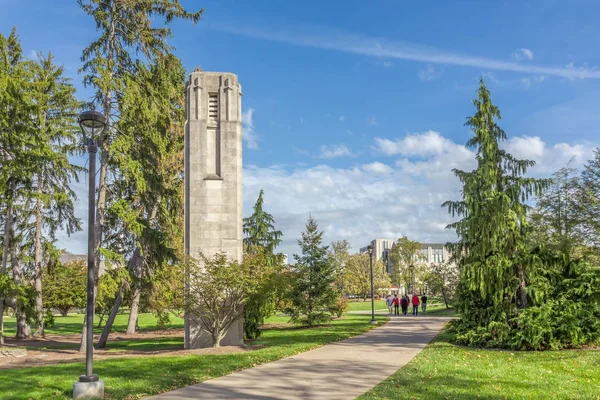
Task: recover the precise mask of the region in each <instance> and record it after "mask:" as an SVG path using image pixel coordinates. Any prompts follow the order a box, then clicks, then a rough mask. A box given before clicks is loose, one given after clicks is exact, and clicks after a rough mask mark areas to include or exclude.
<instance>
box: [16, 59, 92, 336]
mask: <svg viewBox="0 0 600 400" xmlns="http://www.w3.org/2000/svg"><path fill="white" fill-rule="evenodd" d="M53 61H54V57H53V55H52V53H48V55H47V56H45V55H43V54H41V53H40V54H38V59H37V62H35V63H32V72H33V77H32V79H33V91H32V97H33V101H34V103H35V107H36V115H35V119H34V121H33V122H34V125H35V132H36V135H37V136H38V140H39V141H40V146H38V147H37V148H35V149H32V151H34V157H35V160H36V164H35V167H34V177H33V192H32V193H31V194H29V196H30V197H31V198H33V199H35V209H34V210H32V215H33V218H32V222H31V229H30V233H29V235H28V238H29V243H28V244H27V245H28V247H29V248H31V249H32V253H33V259H34V260H33V265H34V281H35V291H36V299H35V312H36V331H35V336H43V335H44V310H43V300H42V271H43V270H44V268H43V265H42V264H43V260H44V254H43V253H44V249H48V248H51V247H52V246H51V244H52V243H53V242H54V241H55V240H56V231H57V230H58V229H60V228H65V229H66V232H67V234H68V235H70V234H71V233H73V232H74V231H76V230H79V229H80V225H79V220H78V219H77V218H76V217H75V209H74V206H73V201H74V200H76V196H75V192H74V191H73V190H72V189H71V187H70V184H71V183H72V182H76V181H78V174H77V173H78V171H80V170H81V168H80V167H77V166H75V165H73V164H71V163H70V162H69V158H68V157H69V156H70V155H72V154H74V153H75V151H76V148H77V147H76V145H77V139H76V132H77V127H76V125H75V117H74V116H75V113H76V111H77V109H78V108H79V106H80V104H79V102H78V101H77V100H76V99H75V88H74V87H73V85H72V84H71V82H70V80H69V79H67V78H65V77H64V68H63V67H59V66H56V65H55V64H54V62H53ZM49 246H50V247H49Z"/></svg>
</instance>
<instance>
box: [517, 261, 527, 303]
mask: <svg viewBox="0 0 600 400" xmlns="http://www.w3.org/2000/svg"><path fill="white" fill-rule="evenodd" d="M517 272H518V274H519V280H520V283H519V302H520V306H521V308H526V307H528V305H529V304H528V301H527V283H526V282H525V274H524V273H523V265H521V264H518V265H517Z"/></svg>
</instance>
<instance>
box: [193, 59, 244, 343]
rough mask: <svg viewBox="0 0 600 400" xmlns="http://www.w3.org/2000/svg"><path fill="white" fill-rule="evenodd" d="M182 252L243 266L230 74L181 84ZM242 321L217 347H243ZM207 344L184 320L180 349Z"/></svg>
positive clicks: (237, 106)
mask: <svg viewBox="0 0 600 400" xmlns="http://www.w3.org/2000/svg"><path fill="white" fill-rule="evenodd" d="M186 94H187V100H186V114H187V121H186V129H185V252H186V255H189V256H191V257H192V258H197V257H198V254H199V253H200V252H202V253H203V254H204V255H205V256H207V257H212V256H214V255H215V254H216V253H218V252H220V251H223V252H225V253H226V254H227V256H228V257H229V258H232V259H234V260H237V261H240V262H241V261H242V251H243V250H242V242H243V237H242V88H241V86H240V84H239V83H238V78H237V76H236V75H234V74H230V73H222V72H203V71H200V70H196V71H194V72H192V73H191V74H190V79H189V81H188V82H187V85H186ZM243 340H244V330H243V321H242V320H241V319H240V320H239V321H237V322H236V323H234V324H233V325H232V326H231V328H230V329H229V332H228V333H227V335H226V336H225V338H224V339H223V341H222V342H221V344H222V345H242V344H243V342H244V341H243ZM210 346H211V340H210V337H209V335H208V334H207V333H205V332H202V330H201V329H200V327H199V326H197V325H196V324H195V323H194V322H193V321H192V320H191V319H190V318H188V317H186V319H185V348H188V349H189V348H201V347H210Z"/></svg>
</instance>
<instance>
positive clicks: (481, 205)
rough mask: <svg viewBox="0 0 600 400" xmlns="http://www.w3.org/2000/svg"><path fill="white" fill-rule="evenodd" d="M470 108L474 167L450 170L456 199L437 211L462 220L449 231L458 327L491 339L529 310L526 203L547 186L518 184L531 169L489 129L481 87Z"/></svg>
mask: <svg viewBox="0 0 600 400" xmlns="http://www.w3.org/2000/svg"><path fill="white" fill-rule="evenodd" d="M473 104H474V106H475V109H476V112H475V114H474V115H473V116H472V117H469V118H467V122H466V124H465V125H466V126H469V127H470V128H471V130H472V131H473V133H474V136H473V137H472V138H471V139H470V140H469V141H468V142H467V146H468V147H470V148H473V149H475V150H476V159H477V168H476V169H475V170H473V171H470V172H466V171H461V170H458V169H454V170H453V171H454V174H455V175H456V176H457V177H458V178H459V179H460V181H461V183H462V185H463V189H462V193H463V200H460V201H447V202H446V203H444V204H443V206H444V207H447V208H448V210H449V212H450V213H451V214H452V216H461V217H463V218H462V219H461V220H459V221H457V222H455V223H452V224H450V225H449V226H448V227H449V228H452V229H455V230H456V233H457V235H458V238H459V239H458V241H457V242H456V243H454V244H453V245H452V248H453V253H454V255H455V257H456V260H457V263H458V266H459V269H460V283H459V289H458V290H459V293H458V310H459V312H460V314H461V323H462V325H463V326H466V327H468V328H466V329H473V328H475V327H481V328H482V329H484V330H485V331H487V330H489V331H492V332H496V331H497V330H498V329H495V327H497V326H501V327H504V328H506V327H509V321H511V319H512V318H514V317H515V316H516V315H517V314H518V309H517V307H519V308H525V307H528V305H529V299H530V298H531V296H532V293H528V284H529V283H530V282H532V281H534V280H535V268H534V265H535V264H534V263H533V262H532V260H531V256H530V254H529V250H528V248H527V246H526V233H527V205H526V204H525V201H526V200H527V199H528V198H529V197H530V196H531V195H534V194H535V195H540V194H541V193H542V190H543V189H545V188H546V187H548V185H549V181H548V180H538V179H534V178H528V177H524V176H523V175H524V174H525V173H526V171H527V169H528V168H529V167H531V166H533V165H534V162H533V161H526V160H518V159H516V158H514V157H513V156H512V155H510V154H509V153H507V152H506V151H505V150H503V149H501V148H500V143H501V142H502V141H504V140H506V134H505V133H504V131H503V130H502V129H501V128H500V127H499V126H498V124H497V123H496V119H499V118H500V111H499V109H498V107H496V106H495V105H494V104H492V100H491V95H490V92H489V91H488V89H487V88H486V86H485V84H484V82H483V80H481V81H480V87H479V90H478V92H477V99H475V100H473ZM498 324H500V325H498ZM504 328H502V329H504ZM474 332H475V331H474Z"/></svg>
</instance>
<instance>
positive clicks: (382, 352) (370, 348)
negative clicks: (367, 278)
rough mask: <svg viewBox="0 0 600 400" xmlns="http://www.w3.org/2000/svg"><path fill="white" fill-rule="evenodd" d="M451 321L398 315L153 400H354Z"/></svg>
mask: <svg viewBox="0 0 600 400" xmlns="http://www.w3.org/2000/svg"><path fill="white" fill-rule="evenodd" d="M449 320H451V318H444V317H427V316H418V317H413V316H401V317H394V318H392V319H391V321H390V322H388V323H387V324H385V325H383V326H382V327H380V328H377V329H374V330H372V331H370V332H367V333H365V334H363V335H360V336H356V337H354V338H350V339H346V340H343V341H340V342H337V343H334V344H329V345H326V346H323V347H319V348H318V349H315V350H311V351H308V352H306V353H301V354H298V355H295V356H292V357H288V358H284V359H281V360H278V361H274V362H271V363H268V364H263V365H259V366H257V367H254V368H250V369H246V370H243V371H239V372H235V373H233V374H231V375H227V376H223V377H220V378H216V379H212V380H209V381H206V382H203V383H199V384H197V385H192V386H188V387H185V388H182V389H178V390H175V391H172V392H168V393H163V394H160V395H158V396H154V397H150V398H149V399H152V400H184V399H248V400H250V399H252V400H257V399H265V400H271V399H272V400H275V399H278V400H279V399H286V400H300V399H302V400H307V399H308V400H312V399H328V400H351V399H354V398H356V397H358V396H360V395H361V394H362V393H364V392H366V391H368V390H370V389H371V388H373V387H374V386H376V385H377V384H378V383H379V382H381V381H382V380H384V379H386V378H387V377H388V376H390V375H391V374H393V373H394V372H395V371H396V370H398V369H399V368H401V367H402V366H403V365H405V364H406V363H407V362H409V361H410V360H411V359H412V358H413V357H414V356H415V355H416V354H417V353H418V352H419V351H421V350H422V349H423V348H424V347H425V346H426V345H427V343H429V342H430V341H431V339H433V338H434V337H435V336H436V335H437V334H438V332H439V331H440V330H441V329H442V327H443V326H444V324H445V323H446V322H447V321H449Z"/></svg>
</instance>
